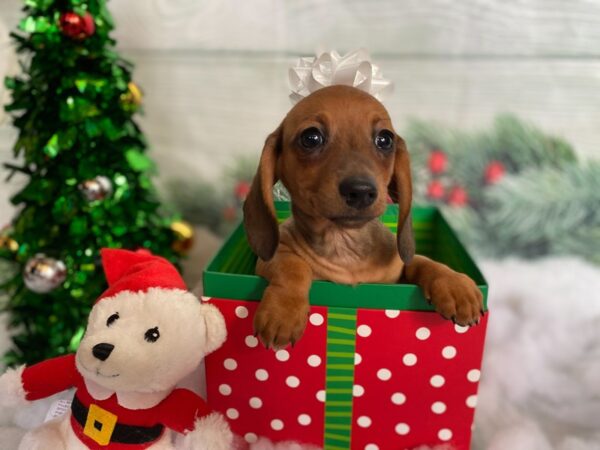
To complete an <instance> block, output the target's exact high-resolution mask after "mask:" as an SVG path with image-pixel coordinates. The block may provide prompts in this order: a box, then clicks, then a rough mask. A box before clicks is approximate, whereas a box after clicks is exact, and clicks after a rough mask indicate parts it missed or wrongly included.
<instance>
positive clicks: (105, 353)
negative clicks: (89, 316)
mask: <svg viewBox="0 0 600 450" xmlns="http://www.w3.org/2000/svg"><path fill="white" fill-rule="evenodd" d="M114 348H115V346H114V345H112V344H106V343H104V342H103V343H101V344H96V345H94V348H92V353H93V354H94V356H95V357H96V358H98V359H99V360H100V361H104V360H106V358H108V357H109V356H110V353H111V352H112V351H113V349H114Z"/></svg>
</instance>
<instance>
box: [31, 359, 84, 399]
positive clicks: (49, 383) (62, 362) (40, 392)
mask: <svg viewBox="0 0 600 450" xmlns="http://www.w3.org/2000/svg"><path fill="white" fill-rule="evenodd" d="M80 379H81V375H79V372H78V371H77V368H76V367H75V355H65V356H59V357H57V358H52V359H48V360H46V361H42V362H41V363H38V364H34V365H33V366H29V367H25V369H24V370H23V375H22V378H21V380H22V382H23V389H24V390H25V398H26V399H27V400H38V399H40V398H45V397H49V396H51V395H53V394H57V393H59V392H62V391H64V390H66V389H69V388H71V387H74V386H75V385H76V384H77V382H78V380H80Z"/></svg>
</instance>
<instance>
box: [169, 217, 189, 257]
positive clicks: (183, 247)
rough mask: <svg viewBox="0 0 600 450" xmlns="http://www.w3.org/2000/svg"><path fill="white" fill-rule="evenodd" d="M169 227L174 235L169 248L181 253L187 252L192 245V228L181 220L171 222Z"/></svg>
mask: <svg viewBox="0 0 600 450" xmlns="http://www.w3.org/2000/svg"><path fill="white" fill-rule="evenodd" d="M170 228H171V231H172V232H173V234H174V235H175V240H174V241H173V244H172V245H171V248H172V249H173V250H175V251H176V252H177V253H179V254H181V255H185V254H187V253H188V252H189V251H190V250H191V248H192V246H193V245H194V228H193V227H192V226H191V225H190V224H189V223H187V222H185V221H183V220H178V221H176V222H173V223H172V224H171V226H170Z"/></svg>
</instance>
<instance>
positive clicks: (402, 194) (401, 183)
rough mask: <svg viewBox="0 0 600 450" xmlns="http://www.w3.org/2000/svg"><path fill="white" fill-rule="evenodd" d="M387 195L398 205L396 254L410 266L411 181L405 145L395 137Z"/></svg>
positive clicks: (402, 140)
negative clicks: (394, 149)
mask: <svg viewBox="0 0 600 450" xmlns="http://www.w3.org/2000/svg"><path fill="white" fill-rule="evenodd" d="M388 194H389V195H390V197H391V198H392V200H393V201H394V202H396V203H398V231H397V235H396V236H397V243H398V253H399V254H400V258H401V259H402V261H403V262H404V264H410V262H411V261H412V258H413V256H415V239H414V236H413V228H412V216H411V214H410V208H411V205H412V181H411V175H410V158H409V155H408V150H407V148H406V143H405V142H404V139H402V138H401V137H400V136H396V157H395V161H394V173H393V175H392V179H391V181H390V184H389V186H388Z"/></svg>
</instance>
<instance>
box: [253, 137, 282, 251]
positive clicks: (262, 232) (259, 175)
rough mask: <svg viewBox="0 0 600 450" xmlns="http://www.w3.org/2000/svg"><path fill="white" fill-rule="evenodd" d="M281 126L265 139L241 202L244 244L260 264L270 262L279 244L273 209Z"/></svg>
mask: <svg viewBox="0 0 600 450" xmlns="http://www.w3.org/2000/svg"><path fill="white" fill-rule="evenodd" d="M281 128H282V127H281V126H279V128H277V130H275V131H274V132H273V133H271V134H270V135H269V137H267V140H266V141H265V146H264V148H263V151H262V154H261V156H260V163H259V165H258V170H257V171H256V175H255V176H254V181H253V182H252V187H251V188H250V192H249V193H248V197H247V198H246V201H245V202H244V226H245V228H246V234H247V235H248V243H249V244H250V248H252V250H254V253H256V254H257V255H258V257H259V258H260V259H262V260H263V261H268V260H270V259H271V258H272V257H273V255H274V254H275V250H276V249H277V245H278V244H279V226H278V223H277V217H276V216H275V206H274V205H273V185H274V184H275V182H276V181H277V175H276V166H277V158H278V157H279V153H280V151H281V148H280V147H281V142H280V141H281Z"/></svg>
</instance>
